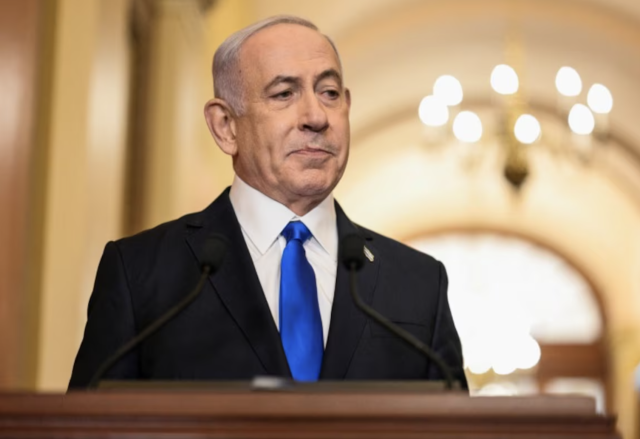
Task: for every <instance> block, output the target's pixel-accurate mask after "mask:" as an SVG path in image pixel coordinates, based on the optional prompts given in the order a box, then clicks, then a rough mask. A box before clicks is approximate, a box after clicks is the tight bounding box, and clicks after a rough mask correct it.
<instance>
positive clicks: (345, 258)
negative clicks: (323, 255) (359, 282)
mask: <svg viewBox="0 0 640 439" xmlns="http://www.w3.org/2000/svg"><path fill="white" fill-rule="evenodd" d="M340 248H341V252H342V255H341V257H340V260H341V261H342V263H343V264H344V266H345V267H347V269H348V270H350V269H351V267H355V269H356V271H357V270H360V269H361V268H362V266H363V265H364V238H362V236H360V235H356V234H351V235H347V236H345V237H344V238H343V239H342V242H341V243H340Z"/></svg>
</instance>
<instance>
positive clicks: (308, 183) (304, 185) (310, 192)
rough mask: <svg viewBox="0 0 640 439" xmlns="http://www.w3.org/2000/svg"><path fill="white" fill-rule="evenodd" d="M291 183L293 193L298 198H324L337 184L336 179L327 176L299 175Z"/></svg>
mask: <svg viewBox="0 0 640 439" xmlns="http://www.w3.org/2000/svg"><path fill="white" fill-rule="evenodd" d="M304 174H307V173H306V172H305V173H304ZM292 183H293V184H292V187H293V188H294V190H293V192H295V193H296V194H298V195H300V196H305V197H322V198H324V197H326V196H327V195H329V193H330V192H331V191H332V190H333V188H334V187H335V186H336V184H337V183H338V182H337V179H335V178H331V177H330V176H327V175H321V176H320V175H300V176H298V177H297V178H296V180H295V181H293V182H292Z"/></svg>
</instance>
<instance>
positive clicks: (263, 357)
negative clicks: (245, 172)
mask: <svg viewBox="0 0 640 439" xmlns="http://www.w3.org/2000/svg"><path fill="white" fill-rule="evenodd" d="M189 225H190V226H191V227H197V228H199V230H197V231H196V232H194V233H191V234H190V235H188V236H187V243H188V245H189V246H190V247H191V250H192V251H193V253H194V255H195V256H196V258H197V259H198V262H200V261H201V260H202V258H201V247H202V243H203V242H204V240H205V238H206V237H207V236H208V235H209V234H212V233H219V234H222V235H224V236H226V237H227V239H228V240H229V242H230V243H231V244H230V246H229V248H228V249H227V254H226V257H225V261H224V263H223V264H222V267H221V268H220V270H219V271H218V272H217V273H215V274H214V275H212V276H210V277H209V281H210V282H211V284H212V285H213V288H214V289H215V291H216V293H217V294H218V296H219V297H220V299H221V300H222V302H223V303H224V306H225V307H226V308H227V310H228V311H229V313H230V314H231V316H232V317H233V319H234V320H235V322H236V324H237V325H238V326H239V327H240V329H241V330H242V332H243V333H244V335H245V337H246V338H247V340H248V341H249V344H250V345H251V347H252V348H253V350H254V352H255V353H256V355H257V356H258V358H259V359H260V361H261V363H262V365H263V366H264V368H265V369H266V371H267V373H268V374H270V375H274V376H288V377H290V376H291V372H290V371H289V365H288V363H287V359H286V356H285V354H284V350H283V348H282V342H281V341H280V334H279V332H278V329H277V327H276V325H275V322H274V321H273V317H272V316H271V312H270V310H269V305H268V303H267V300H266V298H265V296H264V292H263V291H262V286H261V285H260V280H259V279H258V275H257V273H256V270H255V268H254V265H253V260H252V259H251V255H250V254H249V250H248V249H247V246H246V243H245V240H244V236H243V235H242V230H241V229H240V225H239V223H238V220H237V218H236V215H235V212H234V211H233V207H232V205H231V201H230V200H229V190H228V189H227V190H226V191H225V192H223V193H222V195H220V196H219V197H218V198H217V199H216V200H215V201H214V202H213V203H212V204H211V205H210V206H209V207H208V208H207V209H206V210H205V211H204V212H203V213H202V214H201V215H200V216H198V217H196V218H195V219H194V220H193V221H192V222H191V223H190V224H189Z"/></svg>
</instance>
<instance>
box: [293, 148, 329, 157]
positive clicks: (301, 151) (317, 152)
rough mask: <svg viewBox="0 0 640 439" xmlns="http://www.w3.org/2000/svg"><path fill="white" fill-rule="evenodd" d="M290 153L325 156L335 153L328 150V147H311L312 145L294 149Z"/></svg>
mask: <svg viewBox="0 0 640 439" xmlns="http://www.w3.org/2000/svg"><path fill="white" fill-rule="evenodd" d="M290 154H295V155H302V156H307V157H325V156H330V155H334V154H333V153H332V152H331V151H328V150H326V149H321V148H310V147H304V148H300V149H296V150H295V151H292V152H291V153H290Z"/></svg>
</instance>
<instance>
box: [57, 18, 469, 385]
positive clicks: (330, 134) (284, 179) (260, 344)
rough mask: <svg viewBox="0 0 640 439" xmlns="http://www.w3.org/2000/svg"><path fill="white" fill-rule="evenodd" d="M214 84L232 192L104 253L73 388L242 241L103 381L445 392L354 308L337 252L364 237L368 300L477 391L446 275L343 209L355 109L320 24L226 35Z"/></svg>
mask: <svg viewBox="0 0 640 439" xmlns="http://www.w3.org/2000/svg"><path fill="white" fill-rule="evenodd" d="M213 75H214V85H215V95H216V97H215V98H214V99H212V100H211V101H209V102H208V103H207V105H206V107H205V116H206V120H207V124H208V126H209V129H210V131H211V133H212V136H213V138H214V139H215V141H216V143H217V144H218V145H219V146H220V148H221V149H222V150H223V151H224V152H225V153H227V154H229V155H231V156H232V158H233V166H234V170H235V172H236V178H235V180H234V182H233V185H232V187H231V189H230V190H229V189H228V190H226V191H225V192H223V193H222V194H221V195H220V196H219V197H218V198H217V199H216V200H215V201H214V202H213V203H212V204H211V205H210V206H209V207H208V208H206V209H205V210H204V211H202V212H200V213H196V214H191V215H187V216H185V217H183V218H181V219H178V220H176V221H172V222H169V223H166V224H163V225H160V226H158V227H156V228H154V229H152V230H148V231H145V232H142V233H140V234H138V235H136V236H133V237H129V238H125V239H122V240H119V241H117V242H111V243H109V244H107V246H106V248H105V252H104V255H103V257H102V260H101V262H100V266H99V268H98V274H97V277H96V283H95V287H94V291H93V294H92V296H91V300H90V303H89V313H88V321H87V325H86V329H85V335H84V339H83V342H82V345H81V347H80V350H79V352H78V355H77V357H76V361H75V364H74V368H73V373H72V377H71V382H70V384H69V386H70V388H77V387H84V386H86V385H87V384H88V382H89V380H90V379H91V377H92V375H93V374H94V373H95V371H96V370H97V369H98V367H99V366H100V364H101V363H102V362H104V361H105V359H106V358H107V357H109V356H110V355H111V354H112V353H113V352H115V351H116V350H117V349H118V347H120V346H121V345H123V344H124V343H125V342H127V341H128V340H130V339H131V338H133V337H134V336H135V335H136V334H137V333H139V332H140V331H141V330H142V329H144V328H145V327H147V326H148V325H149V324H150V323H151V322H153V321H154V320H156V319H157V318H158V317H159V316H160V315H162V314H163V313H164V312H165V311H166V310H168V309H169V308H171V307H172V306H173V305H174V304H176V303H177V302H179V301H180V300H181V299H182V297H183V295H184V294H185V293H186V290H188V289H189V288H190V287H191V285H193V284H194V282H195V280H197V278H198V276H199V273H200V268H199V267H200V265H201V262H202V258H203V255H202V242H203V241H204V240H205V238H206V237H207V236H209V235H210V234H212V233H218V234H222V235H224V236H225V237H227V239H228V240H229V242H230V243H231V245H230V246H229V249H228V252H227V255H226V258H225V260H224V263H223V264H222V266H221V268H220V269H219V271H218V272H217V273H215V274H214V275H212V276H210V278H209V281H210V282H209V283H208V284H207V285H206V286H205V289H204V291H203V292H202V294H201V295H200V296H199V297H198V298H197V299H196V302H194V303H193V304H192V305H191V306H189V307H188V308H187V309H185V310H184V312H182V313H181V314H179V315H178V316H177V317H175V318H174V319H173V320H172V321H170V322H169V323H168V324H167V325H166V326H165V327H163V328H162V329H161V330H159V331H158V332H157V333H155V334H154V335H153V336H151V337H150V338H149V339H148V340H147V341H145V342H144V343H143V344H142V345H141V346H140V347H139V348H137V349H136V350H134V351H133V352H131V353H130V354H128V355H127V356H125V357H124V358H123V359H122V360H120V361H119V362H118V363H117V364H116V365H115V366H114V367H113V368H111V369H110V370H109V371H108V373H107V374H106V376H105V377H106V378H109V379H152V380H169V379H178V380H180V379H182V380H214V379H251V378H253V377H255V376H257V375H274V376H282V377H293V378H295V379H298V380H305V381H309V380H310V381H314V380H317V379H332V380H342V379H387V380H398V379H433V380H436V379H442V378H443V376H442V375H441V373H440V371H439V370H438V368H437V367H436V365H435V364H433V363H431V362H429V361H428V360H427V359H426V358H424V357H423V356H421V355H420V354H418V353H416V352H414V351H413V350H412V349H410V348H409V347H408V346H406V345H405V344H404V343H403V342H402V341H400V340H398V339H396V338H395V337H394V336H392V335H390V334H389V333H387V332H386V330H385V329H384V328H382V327H380V326H378V325H377V324H375V323H373V322H372V321H370V320H369V319H368V318H366V317H365V316H364V314H363V313H362V312H361V311H360V310H358V309H357V308H356V307H355V305H354V303H353V302H352V299H351V297H350V294H349V284H348V273H347V271H346V269H345V268H344V267H342V266H341V264H339V261H338V246H339V242H341V240H342V238H343V237H345V236H347V235H349V234H354V233H355V234H359V235H361V236H362V237H363V238H364V239H365V247H364V248H363V252H364V254H365V256H366V259H365V264H364V267H363V269H362V270H361V272H360V273H359V275H358V279H359V291H360V294H361V296H362V298H363V300H364V301H365V302H366V303H368V304H369V305H370V306H372V307H373V308H375V309H376V310H378V311H379V312H380V313H382V314H384V315H386V316H388V317H389V318H390V319H391V320H392V321H394V322H395V323H397V324H398V325H400V326H402V327H403V328H404V329H406V330H407V331H409V332H411V333H412V334H413V335H415V336H416V337H418V338H419V339H420V340H421V341H422V342H424V343H425V344H427V345H429V346H430V347H431V348H432V349H433V350H434V351H435V352H436V353H437V354H439V355H440V356H441V357H442V359H443V360H444V362H445V363H446V364H447V365H448V366H449V367H450V368H451V369H452V372H453V375H454V378H455V379H457V380H460V381H461V382H462V384H463V386H464V387H466V380H465V378H464V372H463V367H462V352H461V347H460V341H459V338H458V334H457V332H456V329H455V326H454V323H453V320H452V318H451V312H450V309H449V304H448V299H447V277H446V272H445V269H444V267H443V265H442V264H441V263H440V262H438V261H436V260H435V259H433V258H431V257H429V256H427V255H425V254H422V253H419V252H417V251H415V250H413V249H410V248H408V247H406V246H404V245H402V244H400V243H398V242H396V241H393V240H390V239H388V238H385V237H383V236H380V235H378V234H375V233H373V232H371V231H368V230H366V229H364V228H362V227H359V226H357V225H355V224H353V223H352V222H351V221H350V220H349V219H348V218H347V216H346V215H345V214H344V212H343V211H342V209H341V208H340V206H339V205H338V204H337V203H336V202H335V201H334V200H333V197H332V195H331V193H332V191H333V189H334V187H335V186H336V184H337V183H338V181H339V180H340V178H341V177H342V174H343V172H344V169H345V166H346V163H347V157H348V151H349V108H350V101H351V98H350V94H349V90H348V89H346V88H345V87H344V85H343V82H342V68H341V64H340V59H339V56H338V53H337V51H336V49H335V46H334V45H333V43H332V42H331V41H330V40H329V39H328V38H327V37H326V36H324V35H322V34H321V33H319V32H318V30H317V28H316V27H315V26H314V25H313V24H311V23H310V22H308V21H305V20H302V19H299V18H296V17H287V16H282V17H274V18H271V19H267V20H264V21H262V22H259V23H256V24H254V25H252V26H250V27H248V28H245V29H243V30H241V31H239V32H237V33H236V34H234V35H232V36H231V37H229V38H228V39H227V41H225V42H224V43H223V44H222V45H221V46H220V48H219V49H218V51H217V52H216V55H215V57H214V66H213Z"/></svg>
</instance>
